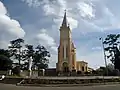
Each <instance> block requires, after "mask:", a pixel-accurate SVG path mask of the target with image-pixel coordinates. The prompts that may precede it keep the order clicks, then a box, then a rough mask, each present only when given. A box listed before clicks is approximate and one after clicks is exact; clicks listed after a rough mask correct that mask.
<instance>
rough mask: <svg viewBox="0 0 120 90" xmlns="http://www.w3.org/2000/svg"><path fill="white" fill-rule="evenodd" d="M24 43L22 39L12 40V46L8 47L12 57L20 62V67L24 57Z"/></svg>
mask: <svg viewBox="0 0 120 90" xmlns="http://www.w3.org/2000/svg"><path fill="white" fill-rule="evenodd" d="M22 43H24V40H23V39H21V38H19V39H16V40H12V41H10V44H11V46H9V47H8V48H9V51H10V55H11V57H14V58H15V59H16V60H18V61H19V65H21V63H20V61H21V57H22V52H21V48H22Z"/></svg>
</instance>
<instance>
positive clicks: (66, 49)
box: [56, 12, 88, 72]
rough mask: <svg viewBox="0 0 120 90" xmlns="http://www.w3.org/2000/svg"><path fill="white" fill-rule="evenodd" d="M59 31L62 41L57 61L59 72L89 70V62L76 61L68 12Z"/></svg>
mask: <svg viewBox="0 0 120 90" xmlns="http://www.w3.org/2000/svg"><path fill="white" fill-rule="evenodd" d="M59 31H60V43H59V46H58V62H57V63H56V70H57V72H72V71H76V72H77V71H83V72H87V70H88V63H87V62H84V61H76V48H75V45H74V43H73V41H72V36H71V29H70V26H69V25H68V22H67V15H66V12H65V14H64V18H63V21H62V25H61V27H60V29H59Z"/></svg>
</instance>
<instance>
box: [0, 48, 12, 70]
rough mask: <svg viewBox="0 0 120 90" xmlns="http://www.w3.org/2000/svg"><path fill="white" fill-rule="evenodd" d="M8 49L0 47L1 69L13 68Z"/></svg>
mask: <svg viewBox="0 0 120 90" xmlns="http://www.w3.org/2000/svg"><path fill="white" fill-rule="evenodd" d="M9 57H10V54H9V51H8V50H4V49H0V70H8V69H11V68H12V61H11V60H10V59H9Z"/></svg>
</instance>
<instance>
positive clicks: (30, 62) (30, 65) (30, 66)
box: [29, 57, 33, 76]
mask: <svg viewBox="0 0 120 90" xmlns="http://www.w3.org/2000/svg"><path fill="white" fill-rule="evenodd" d="M32 61H33V59H32V57H30V58H29V76H31V73H32V70H31V68H32Z"/></svg>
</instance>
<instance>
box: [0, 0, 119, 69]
mask: <svg viewBox="0 0 120 90" xmlns="http://www.w3.org/2000/svg"><path fill="white" fill-rule="evenodd" d="M119 3H120V0H0V48H6V47H7V46H8V44H9V41H10V40H12V39H16V38H18V37H21V38H24V39H25V41H26V43H29V44H33V45H37V44H43V45H45V46H46V47H47V48H48V50H49V51H50V53H51V58H50V67H55V65H56V62H57V47H58V45H59V27H60V25H61V23H62V18H63V15H64V10H65V9H66V10H67V20H68V23H69V24H70V27H71V29H72V39H73V42H74V43H75V46H76V49H77V52H76V53H77V60H84V61H87V62H88V63H89V66H90V67H93V68H97V67H99V66H101V65H102V66H103V65H104V58H103V51H102V48H101V41H99V37H103V38H104V37H105V36H106V35H107V34H110V33H120V11H119V9H118V8H120V6H119ZM108 62H109V60H108Z"/></svg>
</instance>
